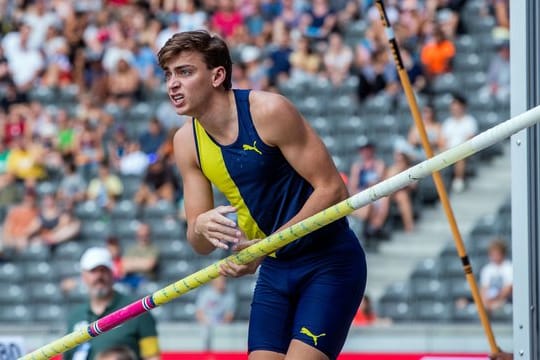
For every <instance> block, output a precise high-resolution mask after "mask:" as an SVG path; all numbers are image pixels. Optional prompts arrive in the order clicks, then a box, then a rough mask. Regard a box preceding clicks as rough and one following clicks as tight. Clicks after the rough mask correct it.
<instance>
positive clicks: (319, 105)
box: [297, 96, 327, 119]
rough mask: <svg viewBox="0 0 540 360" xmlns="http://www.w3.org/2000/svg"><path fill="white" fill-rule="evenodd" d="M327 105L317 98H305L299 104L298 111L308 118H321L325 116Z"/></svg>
mask: <svg viewBox="0 0 540 360" xmlns="http://www.w3.org/2000/svg"><path fill="white" fill-rule="evenodd" d="M326 105H327V103H324V102H322V101H320V100H319V98H317V97H315V96H308V97H305V98H304V99H303V100H302V101H301V102H299V103H298V105H297V108H298V111H299V112H300V113H301V114H302V115H303V116H304V117H306V118H308V119H309V118H312V117H314V116H321V115H324V114H325V107H326Z"/></svg>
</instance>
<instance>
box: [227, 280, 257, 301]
mask: <svg viewBox="0 0 540 360" xmlns="http://www.w3.org/2000/svg"><path fill="white" fill-rule="evenodd" d="M256 283H257V277H256V276H254V275H252V276H244V277H241V278H239V279H237V280H236V281H234V285H233V283H230V284H231V285H233V287H234V289H235V292H236V295H238V298H239V299H251V298H252V297H253V291H254V290H255V285H256Z"/></svg>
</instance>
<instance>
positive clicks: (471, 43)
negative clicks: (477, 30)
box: [455, 34, 478, 56]
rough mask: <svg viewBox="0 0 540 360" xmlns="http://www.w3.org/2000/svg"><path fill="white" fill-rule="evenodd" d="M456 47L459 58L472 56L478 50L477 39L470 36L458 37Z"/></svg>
mask: <svg viewBox="0 0 540 360" xmlns="http://www.w3.org/2000/svg"><path fill="white" fill-rule="evenodd" d="M455 46H456V53H457V56H461V55H466V54H471V53H474V52H475V51H476V50H477V49H478V46H477V43H476V41H475V38H474V37H472V36H471V35H468V34H464V35H461V36H459V37H457V38H456V41H455Z"/></svg>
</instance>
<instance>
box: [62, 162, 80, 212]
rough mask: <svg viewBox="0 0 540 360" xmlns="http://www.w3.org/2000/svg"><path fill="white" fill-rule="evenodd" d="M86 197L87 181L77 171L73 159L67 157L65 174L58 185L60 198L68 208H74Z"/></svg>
mask: <svg viewBox="0 0 540 360" xmlns="http://www.w3.org/2000/svg"><path fill="white" fill-rule="evenodd" d="M85 198H86V181H85V180H84V179H83V177H82V176H81V174H79V173H78V172H77V166H76V165H75V163H74V162H73V159H71V158H69V157H68V158H67V159H66V160H65V165H64V176H63V177H62V181H61V182H60V185H59V186H58V200H59V201H61V202H62V203H63V204H64V205H65V206H66V207H67V208H73V207H74V206H75V205H76V204H77V203H80V202H82V201H84V200H85Z"/></svg>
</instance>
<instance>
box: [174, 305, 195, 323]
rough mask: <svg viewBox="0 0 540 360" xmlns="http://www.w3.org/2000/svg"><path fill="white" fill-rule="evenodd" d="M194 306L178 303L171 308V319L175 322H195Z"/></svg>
mask: <svg viewBox="0 0 540 360" xmlns="http://www.w3.org/2000/svg"><path fill="white" fill-rule="evenodd" d="M196 310H197V309H196V307H195V304H193V303H183V302H178V303H175V304H174V306H172V311H171V318H172V319H173V320H176V321H187V322H189V321H195V312H196Z"/></svg>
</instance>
